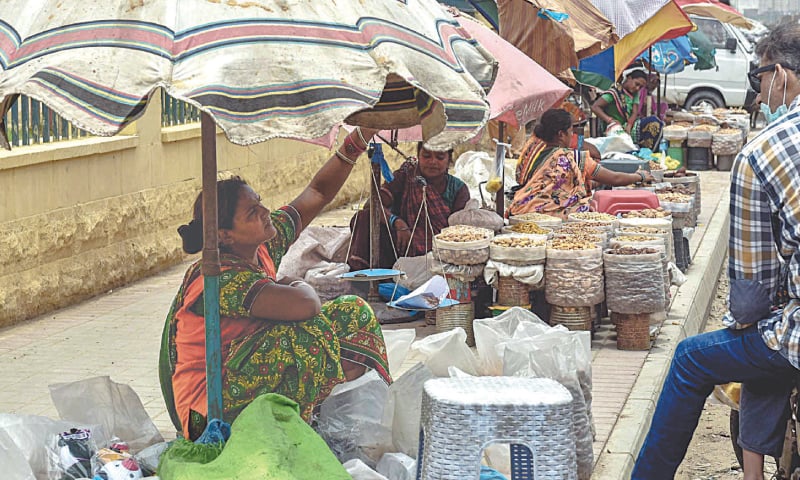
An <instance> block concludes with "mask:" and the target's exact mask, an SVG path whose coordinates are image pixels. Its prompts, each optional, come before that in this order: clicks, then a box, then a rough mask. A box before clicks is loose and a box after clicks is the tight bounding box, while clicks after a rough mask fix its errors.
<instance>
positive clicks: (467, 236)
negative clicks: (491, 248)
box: [436, 225, 493, 242]
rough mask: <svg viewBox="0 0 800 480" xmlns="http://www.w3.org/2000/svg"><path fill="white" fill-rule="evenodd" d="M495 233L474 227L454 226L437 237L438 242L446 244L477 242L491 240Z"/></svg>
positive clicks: (444, 229)
mask: <svg viewBox="0 0 800 480" xmlns="http://www.w3.org/2000/svg"><path fill="white" fill-rule="evenodd" d="M492 235H493V232H492V231H491V230H488V229H485V228H480V227H472V226H470V225H454V226H452V227H446V228H443V229H442V232H441V233H439V234H438V235H436V239H437V240H441V241H444V242H474V241H476V240H484V239H487V238H491V237H492Z"/></svg>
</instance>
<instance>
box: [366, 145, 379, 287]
mask: <svg viewBox="0 0 800 480" xmlns="http://www.w3.org/2000/svg"><path fill="white" fill-rule="evenodd" d="M372 158H373V157H372V156H370V167H371V170H370V175H371V177H370V179H369V180H370V186H369V235H370V242H369V248H370V251H369V268H379V265H378V263H379V262H380V255H381V216H382V215H383V212H381V211H380V208H381V202H380V199H379V198H378V195H380V191H378V187H377V185H380V181H381V166H380V164H379V163H378V162H375V161H372ZM367 300H368V301H370V302H377V301H379V300H380V295H379V294H378V282H369V294H368V296H367Z"/></svg>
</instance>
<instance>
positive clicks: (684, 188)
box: [656, 185, 694, 195]
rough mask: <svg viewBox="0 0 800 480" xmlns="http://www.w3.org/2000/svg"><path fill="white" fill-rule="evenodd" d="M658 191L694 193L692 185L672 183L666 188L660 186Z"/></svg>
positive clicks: (682, 193) (683, 193)
mask: <svg viewBox="0 0 800 480" xmlns="http://www.w3.org/2000/svg"><path fill="white" fill-rule="evenodd" d="M656 193H657V194H658V193H680V194H681V195H694V192H693V191H692V189H691V188H690V187H687V186H686V185H672V186H670V187H666V188H659V189H658V190H656Z"/></svg>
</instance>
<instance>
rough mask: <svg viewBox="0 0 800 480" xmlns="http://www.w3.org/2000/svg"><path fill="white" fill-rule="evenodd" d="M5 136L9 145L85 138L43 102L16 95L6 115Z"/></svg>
mask: <svg viewBox="0 0 800 480" xmlns="http://www.w3.org/2000/svg"><path fill="white" fill-rule="evenodd" d="M5 124H6V133H7V135H8V141H9V143H10V144H11V145H12V146H15V147H20V146H24V145H34V144H41V143H52V142H58V141H61V140H72V139H75V138H81V137H88V136H89V135H91V134H90V133H88V132H86V131H84V130H81V129H79V128H78V127H76V126H74V125H72V124H71V123H69V122H68V121H66V120H65V119H64V118H62V117H61V116H60V115H59V114H57V113H56V112H54V111H53V110H52V109H50V107H48V106H47V105H45V104H44V103H42V102H40V101H38V100H34V99H32V98H29V97H26V96H25V95H20V96H19V97H17V100H16V101H15V102H14V104H13V105H11V108H10V109H9V110H8V112H6V116H5Z"/></svg>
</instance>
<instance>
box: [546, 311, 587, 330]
mask: <svg viewBox="0 0 800 480" xmlns="http://www.w3.org/2000/svg"><path fill="white" fill-rule="evenodd" d="M592 310H593V307H562V306H559V305H551V307H550V325H553V326H555V325H564V326H565V327H567V329H568V330H591V329H592Z"/></svg>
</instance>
